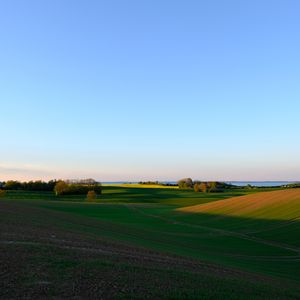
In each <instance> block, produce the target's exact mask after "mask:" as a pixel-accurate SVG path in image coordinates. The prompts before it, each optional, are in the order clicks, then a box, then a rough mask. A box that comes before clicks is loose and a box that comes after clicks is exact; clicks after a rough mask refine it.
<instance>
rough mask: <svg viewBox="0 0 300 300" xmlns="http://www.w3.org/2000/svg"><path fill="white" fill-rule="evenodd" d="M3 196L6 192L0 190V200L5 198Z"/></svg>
mask: <svg viewBox="0 0 300 300" xmlns="http://www.w3.org/2000/svg"><path fill="white" fill-rule="evenodd" d="M5 195H6V191H4V190H0V198H3V197H5Z"/></svg>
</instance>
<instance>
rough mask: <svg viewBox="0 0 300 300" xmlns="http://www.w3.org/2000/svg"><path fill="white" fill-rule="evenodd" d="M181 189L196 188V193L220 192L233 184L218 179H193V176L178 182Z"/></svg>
mask: <svg viewBox="0 0 300 300" xmlns="http://www.w3.org/2000/svg"><path fill="white" fill-rule="evenodd" d="M177 184H178V187H179V188H180V189H192V188H193V189H194V191H195V192H196V193H199V192H202V193H218V192H223V191H224V189H227V188H229V187H230V186H231V185H229V184H227V183H224V182H218V181H193V180H192V179H191V178H184V179H181V180H179V181H178V182H177Z"/></svg>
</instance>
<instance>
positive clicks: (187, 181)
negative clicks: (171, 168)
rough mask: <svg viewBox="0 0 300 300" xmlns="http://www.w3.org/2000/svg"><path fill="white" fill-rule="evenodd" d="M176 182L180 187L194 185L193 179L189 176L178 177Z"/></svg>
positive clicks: (186, 187)
mask: <svg viewBox="0 0 300 300" xmlns="http://www.w3.org/2000/svg"><path fill="white" fill-rule="evenodd" d="M177 184H178V187H179V188H180V189H188V188H192V187H193V186H194V183H193V180H192V179H191V178H183V179H180V180H179V181H178V182H177Z"/></svg>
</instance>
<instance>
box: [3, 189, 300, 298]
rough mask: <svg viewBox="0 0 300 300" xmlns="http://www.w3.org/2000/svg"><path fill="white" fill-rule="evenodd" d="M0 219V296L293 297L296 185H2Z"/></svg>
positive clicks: (298, 215)
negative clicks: (219, 189)
mask: <svg viewBox="0 0 300 300" xmlns="http://www.w3.org/2000/svg"><path fill="white" fill-rule="evenodd" d="M0 226H1V236H0V248H1V251H0V260H1V261H0V262H1V266H2V268H1V271H0V276H1V278H0V279H1V280H0V298H6V299H9V298H13V297H16V296H18V295H19V297H24V298H28V299H33V298H47V297H48V298H51V297H54V298H55V297H70V298H72V297H73V298H76V297H77V298H76V299H78V298H79V299H95V298H97V299H101V298H104V299H226V298H227V299H299V298H300V288H299V282H300V189H291V190H279V189H249V190H247V189H233V190H228V191H226V192H224V193H208V194H206V193H195V192H194V191H192V190H179V189H176V188H170V187H168V188H162V187H155V186H151V187H150V188H146V187H145V186H143V187H140V186H138V185H135V186H113V185H108V186H104V188H103V194H102V195H101V196H100V197H99V198H98V199H97V200H96V202H91V203H90V202H87V201H86V200H85V199H84V197H83V196H60V197H55V196H54V193H52V192H25V191H9V192H8V193H7V194H6V196H5V198H3V199H1V200H0Z"/></svg>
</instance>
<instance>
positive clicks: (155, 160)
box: [0, 0, 300, 181]
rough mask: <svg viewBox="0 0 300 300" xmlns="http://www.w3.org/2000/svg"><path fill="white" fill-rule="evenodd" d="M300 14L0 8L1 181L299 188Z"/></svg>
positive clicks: (96, 0) (232, 3) (275, 8)
mask: <svg viewBox="0 0 300 300" xmlns="http://www.w3.org/2000/svg"><path fill="white" fill-rule="evenodd" d="M299 12H300V1H298V0H281V1H279V0H251V1H242V0H226V1H223V0H206V1H204V0H203V1H201V0H195V1H192V0H185V1H183V0H181V1H177V0H126V1H123V0H106V1H101V0H81V1H79V0H44V1H40V0H35V1H33V0H26V1H24V0H2V1H1V2H0V111H1V116H0V126H1V142H0V180H1V179H2V180H3V179H8V178H13V179H20V180H25V179H50V178H82V177H93V178H95V179H98V180H102V181H117V180H129V181H134V180H145V179H157V180H176V179H179V178H182V177H187V176H189V177H192V178H194V179H200V180H201V179H203V180H205V179H206V180H212V179H214V180H300V155H299V154H300V138H299V133H300V117H299V115H300V17H299Z"/></svg>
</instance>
